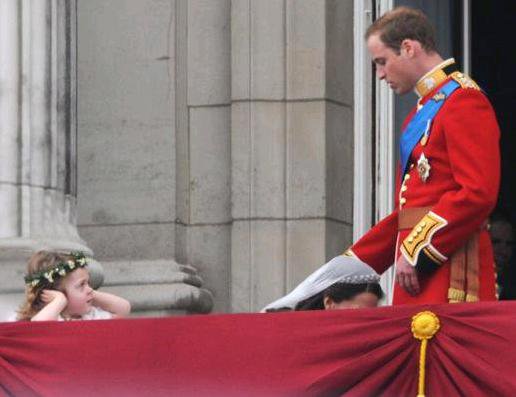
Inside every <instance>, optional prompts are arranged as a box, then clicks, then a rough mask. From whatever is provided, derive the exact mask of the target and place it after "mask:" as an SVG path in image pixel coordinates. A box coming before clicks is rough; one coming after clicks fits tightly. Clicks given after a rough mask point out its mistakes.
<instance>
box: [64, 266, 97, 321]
mask: <svg viewBox="0 0 516 397" xmlns="http://www.w3.org/2000/svg"><path fill="white" fill-rule="evenodd" d="M89 282H90V275H89V273H88V271H87V270H86V269H85V268H83V267H81V268H79V269H76V270H74V271H73V272H71V273H69V274H68V275H66V277H65V278H64V279H63V282H62V283H61V290H62V291H63V292H64V294H65V295H66V298H67V299H68V305H67V306H66V309H65V310H64V312H65V313H66V314H67V315H69V316H72V317H73V316H82V315H84V314H86V313H88V312H89V311H90V310H91V308H92V303H93V289H92V288H91V287H90V284H89Z"/></svg>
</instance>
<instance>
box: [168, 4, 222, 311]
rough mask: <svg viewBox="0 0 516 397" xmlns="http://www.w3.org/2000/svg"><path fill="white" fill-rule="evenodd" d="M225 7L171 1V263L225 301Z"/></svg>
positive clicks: (218, 308) (219, 307)
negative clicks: (188, 269) (193, 272)
mask: <svg viewBox="0 0 516 397" xmlns="http://www.w3.org/2000/svg"><path fill="white" fill-rule="evenodd" d="M230 9H231V7H230V0H177V1H176V24H177V25H176V57H175V59H176V82H177V84H176V118H177V121H176V217H177V220H176V222H177V224H176V259H177V261H178V262H180V263H188V264H190V265H193V266H195V267H196V268H197V269H198V270H199V274H200V275H201V276H202V277H203V279H204V281H205V284H204V286H205V287H206V288H207V289H209V290H210V291H212V292H213V295H214V311H216V312H226V311H228V308H229V300H230V299H229V296H230V286H229V280H230V251H231V248H230V244H231V237H230V230H231V201H230V200H231V191H230V185H231V143H230V139H231V126H230V125H231V106H230V99H231V77H230V76H231V55H230V54H231V34H230V15H231V13H230Z"/></svg>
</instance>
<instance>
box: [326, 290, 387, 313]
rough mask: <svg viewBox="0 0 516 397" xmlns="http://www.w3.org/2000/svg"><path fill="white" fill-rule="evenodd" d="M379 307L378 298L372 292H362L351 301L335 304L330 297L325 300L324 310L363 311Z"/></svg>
mask: <svg viewBox="0 0 516 397" xmlns="http://www.w3.org/2000/svg"><path fill="white" fill-rule="evenodd" d="M376 306H378V297H377V296H376V295H375V294H373V293H371V292H362V293H360V294H358V295H356V296H354V297H353V298H351V299H350V300H343V301H342V302H334V301H333V300H332V299H331V298H330V297H328V296H327V297H325V298H324V308H325V309H326V310H333V309H363V308H370V307H376Z"/></svg>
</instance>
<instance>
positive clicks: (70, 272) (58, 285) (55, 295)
mask: <svg viewBox="0 0 516 397" xmlns="http://www.w3.org/2000/svg"><path fill="white" fill-rule="evenodd" d="M86 266H87V263H86V258H85V257H84V254H82V253H80V252H77V253H71V254H59V253H56V252H49V251H39V252H37V253H35V254H34V255H32V257H31V258H30V260H29V263H28V269H27V275H26V276H25V283H26V292H25V298H26V299H25V302H24V303H23V305H22V306H21V308H20V310H19V312H18V319H19V320H31V321H50V320H59V321H63V320H95V319H109V318H117V317H124V316H127V315H128V314H129V312H130V311H131V305H130V303H129V302H128V301H127V300H125V299H123V298H120V297H118V296H115V295H113V294H108V293H106V292H99V291H95V290H93V289H92V288H91V287H90V284H89V279H90V277H89V273H88V270H87V268H86Z"/></svg>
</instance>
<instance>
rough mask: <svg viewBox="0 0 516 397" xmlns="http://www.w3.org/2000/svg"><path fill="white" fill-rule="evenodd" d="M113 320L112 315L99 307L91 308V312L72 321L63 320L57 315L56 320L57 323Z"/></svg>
mask: <svg viewBox="0 0 516 397" xmlns="http://www.w3.org/2000/svg"><path fill="white" fill-rule="evenodd" d="M111 318H113V315H112V314H111V313H110V312H108V311H106V310H103V309H101V308H100V307H95V306H93V307H92V308H91V310H90V311H89V312H88V313H86V314H84V315H83V316H82V317H81V318H74V319H65V318H63V316H61V315H59V317H58V318H57V320H58V321H68V320H109V319H111Z"/></svg>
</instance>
